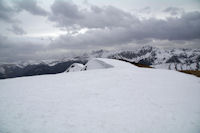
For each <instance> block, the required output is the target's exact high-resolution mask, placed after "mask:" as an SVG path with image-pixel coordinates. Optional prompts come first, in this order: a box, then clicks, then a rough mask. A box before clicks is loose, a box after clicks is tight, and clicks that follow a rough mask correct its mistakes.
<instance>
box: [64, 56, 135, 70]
mask: <svg viewBox="0 0 200 133" xmlns="http://www.w3.org/2000/svg"><path fill="white" fill-rule="evenodd" d="M130 67H131V68H132V67H134V66H133V65H132V64H130V63H126V62H122V61H119V60H113V59H105V58H93V59H91V60H89V61H88V63H86V64H85V65H82V64H79V63H74V64H72V65H71V66H70V67H69V68H68V69H67V70H66V72H75V71H86V70H93V69H107V68H120V69H123V68H125V69H127V68H130ZM135 67H136V66H135Z"/></svg>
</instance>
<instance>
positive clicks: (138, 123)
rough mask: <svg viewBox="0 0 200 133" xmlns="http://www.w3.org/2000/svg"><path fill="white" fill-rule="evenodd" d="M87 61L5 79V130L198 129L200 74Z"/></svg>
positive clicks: (0, 102)
mask: <svg viewBox="0 0 200 133" xmlns="http://www.w3.org/2000/svg"><path fill="white" fill-rule="evenodd" d="M85 66H87V68H88V69H87V70H86V71H80V72H69V73H66V72H64V73H60V74H53V75H40V76H32V77H21V78H16V79H5V80H0V86H1V87H0V132H1V133H23V132H26V133H68V132H72V133H80V132H84V133H94V132H95V133H115V132H117V133H146V132H149V133H154V132H155V133H199V131H200V126H199V122H200V113H199V112H200V96H199V95H200V89H199V88H200V79H199V78H197V77H195V76H191V75H187V74H184V73H180V72H177V71H170V70H162V69H149V68H139V67H136V66H134V65H132V64H130V63H126V62H122V61H119V60H114V59H93V60H90V61H89V62H88V63H87V64H86V65H85Z"/></svg>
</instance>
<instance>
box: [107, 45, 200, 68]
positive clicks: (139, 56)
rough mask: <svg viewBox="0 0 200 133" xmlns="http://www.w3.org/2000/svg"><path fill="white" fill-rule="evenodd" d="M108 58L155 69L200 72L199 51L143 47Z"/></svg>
mask: <svg viewBox="0 0 200 133" xmlns="http://www.w3.org/2000/svg"><path fill="white" fill-rule="evenodd" d="M109 58H116V59H124V60H128V61H131V62H135V63H139V64H144V65H149V66H152V67H155V68H164V69H174V70H200V49H163V48H156V47H151V46H145V47H142V48H138V49H133V50H130V51H122V52H119V53H116V54H113V55H110V56H109Z"/></svg>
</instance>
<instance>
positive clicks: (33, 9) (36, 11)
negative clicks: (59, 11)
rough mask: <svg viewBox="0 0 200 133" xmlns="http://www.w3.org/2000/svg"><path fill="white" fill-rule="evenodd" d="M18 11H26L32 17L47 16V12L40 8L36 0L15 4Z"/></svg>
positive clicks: (26, 0) (25, 0)
mask: <svg viewBox="0 0 200 133" xmlns="http://www.w3.org/2000/svg"><path fill="white" fill-rule="evenodd" d="M15 4H16V7H17V8H18V9H19V10H26V11H27V12H29V13H31V14H33V15H39V16H47V15H48V12H47V11H45V10H44V9H43V8H42V7H40V6H39V5H38V3H37V1H36V0H21V1H17V2H15Z"/></svg>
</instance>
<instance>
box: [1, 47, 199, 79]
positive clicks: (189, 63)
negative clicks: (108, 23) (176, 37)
mask: <svg viewBox="0 0 200 133" xmlns="http://www.w3.org/2000/svg"><path fill="white" fill-rule="evenodd" d="M91 58H111V59H120V60H125V61H129V62H133V63H138V64H142V65H146V66H151V67H153V68H159V69H172V70H200V49H180V48H176V49H172V48H171V49H169V48H158V47H152V46H143V47H137V48H132V49H129V50H118V51H107V50H96V51H92V52H88V53H84V54H81V55H79V56H75V57H71V58H66V59H63V60H54V61H48V60H46V61H41V62H34V63H29V62H25V63H15V64H1V65H0V79H5V78H13V77H22V76H32V75H43V74H56V73H61V72H64V71H65V70H66V69H67V68H69V66H71V65H72V64H73V63H81V64H85V63H86V62H87V61H88V60H90V59H91Z"/></svg>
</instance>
